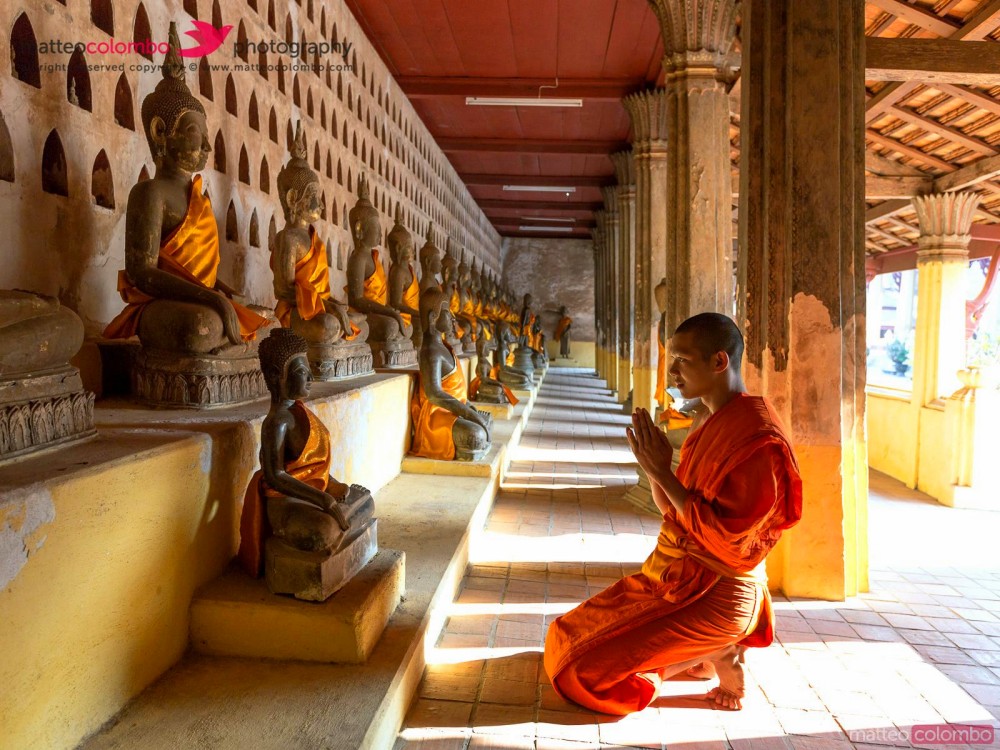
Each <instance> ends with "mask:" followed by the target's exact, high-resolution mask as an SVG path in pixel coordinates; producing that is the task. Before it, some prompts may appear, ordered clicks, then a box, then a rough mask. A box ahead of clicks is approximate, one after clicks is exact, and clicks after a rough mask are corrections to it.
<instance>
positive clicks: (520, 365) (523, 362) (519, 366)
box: [512, 294, 535, 378]
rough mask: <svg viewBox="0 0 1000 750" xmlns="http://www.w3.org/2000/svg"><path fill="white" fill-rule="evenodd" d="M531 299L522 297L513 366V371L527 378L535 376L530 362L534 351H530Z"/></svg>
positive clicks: (533, 367)
mask: <svg viewBox="0 0 1000 750" xmlns="http://www.w3.org/2000/svg"><path fill="white" fill-rule="evenodd" d="M531 303H532V298H531V295H530V294H525V295H524V302H523V304H522V305H521V314H520V315H519V316H518V319H519V322H518V328H517V349H516V350H515V351H514V364H513V365H512V367H513V369H515V370H520V371H521V372H523V373H524V374H525V375H527V376H528V377H529V378H531V377H532V376H533V375H534V374H535V363H534V361H533V360H532V355H533V354H534V352H535V350H534V349H532V347H531V345H532V333H531V325H532V323H533V322H534V321H533V319H532V315H533V314H534V313H532V312H531Z"/></svg>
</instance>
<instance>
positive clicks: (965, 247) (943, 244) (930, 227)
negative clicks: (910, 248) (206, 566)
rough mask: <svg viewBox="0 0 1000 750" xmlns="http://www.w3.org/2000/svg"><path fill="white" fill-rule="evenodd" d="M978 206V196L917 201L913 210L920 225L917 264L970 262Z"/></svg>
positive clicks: (947, 195)
mask: <svg viewBox="0 0 1000 750" xmlns="http://www.w3.org/2000/svg"><path fill="white" fill-rule="evenodd" d="M978 206H979V195H978V194H977V193H970V192H957V193H934V194H931V195H919V196H917V197H915V198H914V199H913V208H914V210H915V211H916V212H917V219H918V220H919V222H920V236H919V237H918V238H917V262H918V263H927V262H930V261H934V260H938V261H941V260H965V259H967V258H968V255H969V240H971V239H972V237H971V236H970V231H971V229H972V217H973V216H974V215H975V213H976V208H977V207H978Z"/></svg>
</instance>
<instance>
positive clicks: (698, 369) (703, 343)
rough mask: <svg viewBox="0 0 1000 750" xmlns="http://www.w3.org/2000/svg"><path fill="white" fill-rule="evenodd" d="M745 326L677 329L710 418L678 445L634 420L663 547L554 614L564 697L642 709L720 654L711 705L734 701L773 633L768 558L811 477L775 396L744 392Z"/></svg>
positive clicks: (693, 389) (556, 683) (648, 423)
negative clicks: (756, 652) (676, 459)
mask: <svg viewBox="0 0 1000 750" xmlns="http://www.w3.org/2000/svg"><path fill="white" fill-rule="evenodd" d="M742 354H743V336H742V335H741V334H740V331H739V329H738V328H737V327H736V325H735V324H734V323H733V322H732V321H731V320H730V319H729V318H727V317H726V316H724V315H721V314H718V313H702V314H700V315H696V316H694V317H693V318H689V319H688V320H686V321H684V322H683V323H682V324H681V325H680V326H678V328H677V330H676V332H675V334H674V337H673V339H672V341H671V356H672V359H671V365H670V368H669V372H670V375H671V376H672V377H673V379H674V381H675V383H676V385H677V388H678V389H680V391H681V394H682V395H683V396H684V397H685V398H694V397H700V398H701V400H702V402H703V403H704V404H705V405H706V406H707V408H708V410H709V412H710V415H709V416H708V417H707V419H705V421H704V422H703V423H702V424H701V425H700V426H699V427H698V428H697V429H695V430H694V431H692V432H691V433H690V435H689V436H688V438H687V440H686V441H685V442H684V445H683V447H682V449H681V461H680V465H679V467H678V469H677V473H676V474H674V473H673V472H672V471H671V469H670V461H671V458H672V455H673V448H672V447H671V445H670V443H669V442H668V441H667V438H666V435H664V434H663V433H662V432H660V431H659V430H657V429H656V427H655V425H654V424H653V421H652V419H651V418H650V416H649V412H647V411H646V410H644V409H637V410H636V412H635V413H634V414H633V416H632V427H630V428H628V429H627V430H626V434H627V437H628V441H629V445H630V447H631V448H632V452H633V453H634V454H635V457H636V460H637V462H638V463H639V466H640V467H642V469H643V470H644V471H645V472H646V474H647V475H648V476H649V482H650V485H651V486H652V491H653V500H654V501H655V503H656V506H657V507H658V508H659V509H660V511H661V512H662V513H663V523H662V526H661V528H660V535H659V538H658V539H657V542H656V548H655V549H654V550H653V552H652V554H651V555H650V556H649V557H648V558H647V559H646V562H645V563H644V565H643V567H642V571H641V572H640V573H636V574H635V575H631V576H627V577H625V578H623V579H622V580H620V581H619V582H618V583H616V584H614V585H612V586H610V587H609V588H607V589H605V590H604V591H602V592H601V593H599V594H597V595H596V596H594V597H592V598H591V599H588V600H587V601H585V602H583V603H582V604H581V605H580V606H579V607H577V608H576V609H574V610H572V611H570V612H568V613H567V614H565V615H564V616H562V617H560V618H558V619H556V620H555V621H554V622H553V623H552V625H551V627H550V628H549V632H548V635H547V637H546V641H545V669H546V671H547V672H548V674H549V677H550V678H551V680H552V686H553V687H554V688H555V690H556V692H557V693H558V694H559V695H561V696H562V697H563V698H566V699H568V700H571V701H574V702H576V703H579V704H581V705H583V706H585V707H587V708H589V709H591V710H594V711H600V712H603V713H608V714H614V715H625V714H628V713H632V712H634V711H641V710H642V709H643V708H645V707H646V706H648V705H649V704H650V702H651V701H652V700H653V699H654V698H655V697H656V695H657V690H658V686H659V681H660V679H665V678H667V677H670V676H672V675H675V674H678V673H679V672H682V671H684V670H689V669H692V668H695V667H699V666H701V665H702V664H703V663H704V662H709V663H710V664H711V665H712V667H713V668H714V671H715V672H716V674H717V675H718V677H719V686H718V687H716V688H715V689H714V690H712V691H711V692H709V693H708V695H707V698H708V699H709V700H710V701H712V702H713V703H714V705H716V706H718V707H721V708H727V709H732V710H736V709H739V708H741V707H742V706H741V700H742V698H743V695H744V687H743V666H742V663H743V652H744V650H745V648H746V647H748V646H767V645H769V644H770V643H771V642H772V640H773V638H774V616H773V613H772V608H771V599H770V596H769V595H768V591H767V580H766V573H765V569H764V558H765V557H766V555H767V553H768V552H769V551H770V550H771V549H772V548H773V547H774V545H775V544H776V543H777V541H778V538H779V537H780V536H781V532H782V531H784V530H785V529H788V528H790V527H791V526H793V525H794V524H795V523H796V522H798V520H799V518H800V517H801V515H802V482H801V479H800V477H799V472H798V467H797V464H796V461H795V456H794V454H793V452H792V447H791V443H790V442H789V439H788V437H787V435H786V434H785V431H784V429H783V428H782V426H781V424H780V422H779V421H778V417H777V415H776V413H775V411H774V408H773V407H772V406H771V404H770V403H769V402H768V401H767V400H766V399H764V398H762V397H760V396H751V395H749V394H747V393H746V388H745V387H744V385H743V379H742V376H741V374H740V359H741V357H742Z"/></svg>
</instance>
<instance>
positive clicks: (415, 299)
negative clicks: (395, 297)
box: [399, 263, 420, 325]
mask: <svg viewBox="0 0 1000 750" xmlns="http://www.w3.org/2000/svg"><path fill="white" fill-rule="evenodd" d="M410 273H411V274H412V275H413V281H411V282H410V285H409V286H408V287H407V288H406V291H405V292H403V304H404V305H406V306H407V307H412V308H413V309H414V310H419V309H420V281H419V280H418V279H417V272H416V271H414V270H413V264H412V263H411V264H410ZM399 317H401V318H402V319H403V320H404V321H405V322H406V325H410V321H411V320H412V319H413V315H411V314H410V313H400V314H399Z"/></svg>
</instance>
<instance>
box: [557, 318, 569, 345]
mask: <svg viewBox="0 0 1000 750" xmlns="http://www.w3.org/2000/svg"><path fill="white" fill-rule="evenodd" d="M572 322H573V319H572V318H571V317H569V316H568V315H564V316H562V317H561V318H560V319H559V323H558V324H556V341H560V340H561V339H562V337H563V334H564V333H566V329H568V328H569V326H570V323H572Z"/></svg>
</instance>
